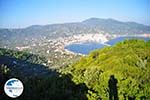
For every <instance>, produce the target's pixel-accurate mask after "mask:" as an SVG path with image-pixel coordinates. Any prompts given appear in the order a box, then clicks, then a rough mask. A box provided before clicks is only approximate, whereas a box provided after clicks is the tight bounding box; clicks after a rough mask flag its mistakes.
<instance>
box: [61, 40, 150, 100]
mask: <svg viewBox="0 0 150 100" xmlns="http://www.w3.org/2000/svg"><path fill="white" fill-rule="evenodd" d="M64 70H65V71H64ZM63 72H64V73H70V74H71V75H72V76H73V81H74V82H75V83H77V84H78V83H85V84H86V86H87V87H88V88H89V89H90V90H89V91H88V95H87V96H88V99H89V100H99V99H102V100H108V98H109V97H110V96H111V95H112V96H116V98H119V99H120V100H123V99H129V100H135V99H136V100H148V99H150V74H149V73H150V41H148V42H144V41H142V40H125V41H123V42H120V43H117V44H116V45H114V46H112V47H105V48H103V49H101V50H95V51H93V52H91V53H90V54H89V55H88V56H87V57H83V58H81V59H80V61H79V62H77V63H75V64H73V65H70V66H69V67H67V68H66V69H63ZM110 98H111V97H110ZM110 100H111V99H110ZM116 100H117V99H116Z"/></svg>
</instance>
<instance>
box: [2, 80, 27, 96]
mask: <svg viewBox="0 0 150 100" xmlns="http://www.w3.org/2000/svg"><path fill="white" fill-rule="evenodd" d="M23 89H24V87H23V84H22V82H21V81H20V80H18V79H16V78H11V79H9V80H8V81H7V82H6V83H5V85H4V91H5V93H6V95H8V96H9V97H11V98H17V97H18V96H20V95H21V94H22V92H23Z"/></svg>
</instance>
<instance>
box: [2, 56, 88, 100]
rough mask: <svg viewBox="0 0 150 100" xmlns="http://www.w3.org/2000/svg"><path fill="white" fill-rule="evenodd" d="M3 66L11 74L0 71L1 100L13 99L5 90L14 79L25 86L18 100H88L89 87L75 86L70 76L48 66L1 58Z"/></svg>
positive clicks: (6, 57)
mask: <svg viewBox="0 0 150 100" xmlns="http://www.w3.org/2000/svg"><path fill="white" fill-rule="evenodd" d="M2 65H7V66H8V68H10V70H11V72H10V73H7V74H4V73H3V71H2V70H0V100H10V99H11V98H9V97H8V96H6V94H5V93H4V91H3V88H4V84H5V82H6V81H7V80H8V79H10V78H12V77H16V78H18V79H19V80H21V81H22V82H23V84H24V91H23V94H22V95H21V96H20V97H18V98H17V100H87V97H86V93H87V91H88V88H87V86H86V85H85V84H75V83H74V82H73V81H72V76H71V75H70V74H67V75H62V74H60V73H58V72H57V71H55V70H50V69H48V68H46V66H43V65H40V64H33V63H29V62H24V61H22V60H19V59H16V58H12V57H8V56H0V67H1V66H2ZM24 67H26V68H24ZM36 67H37V68H36ZM15 70H16V71H17V73H16V72H15Z"/></svg>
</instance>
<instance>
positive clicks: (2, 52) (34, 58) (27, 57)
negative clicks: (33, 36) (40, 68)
mask: <svg viewBox="0 0 150 100" xmlns="http://www.w3.org/2000/svg"><path fill="white" fill-rule="evenodd" d="M0 56H9V57H13V58H16V59H18V60H23V61H26V62H30V63H34V64H42V63H47V60H46V58H45V57H41V56H38V55H34V54H30V53H27V52H21V51H14V50H10V49H3V48H0Z"/></svg>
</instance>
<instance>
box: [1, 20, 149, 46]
mask: <svg viewBox="0 0 150 100" xmlns="http://www.w3.org/2000/svg"><path fill="white" fill-rule="evenodd" d="M95 33H103V34H105V33H109V34H144V33H150V26H146V25H142V24H138V23H135V22H120V21H117V20H114V19H100V18H90V19H87V20H84V21H82V22H76V23H63V24H50V25H32V26H29V27H26V28H19V29H0V41H1V42H3V41H4V43H5V42H6V41H5V40H7V42H9V41H10V42H12V41H13V43H18V42H21V43H22V42H23V41H26V42H23V43H24V44H27V43H30V42H31V41H33V40H39V39H40V40H41V39H44V38H46V39H55V38H58V37H67V36H71V35H77V34H95ZM7 42H6V43H7Z"/></svg>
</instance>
